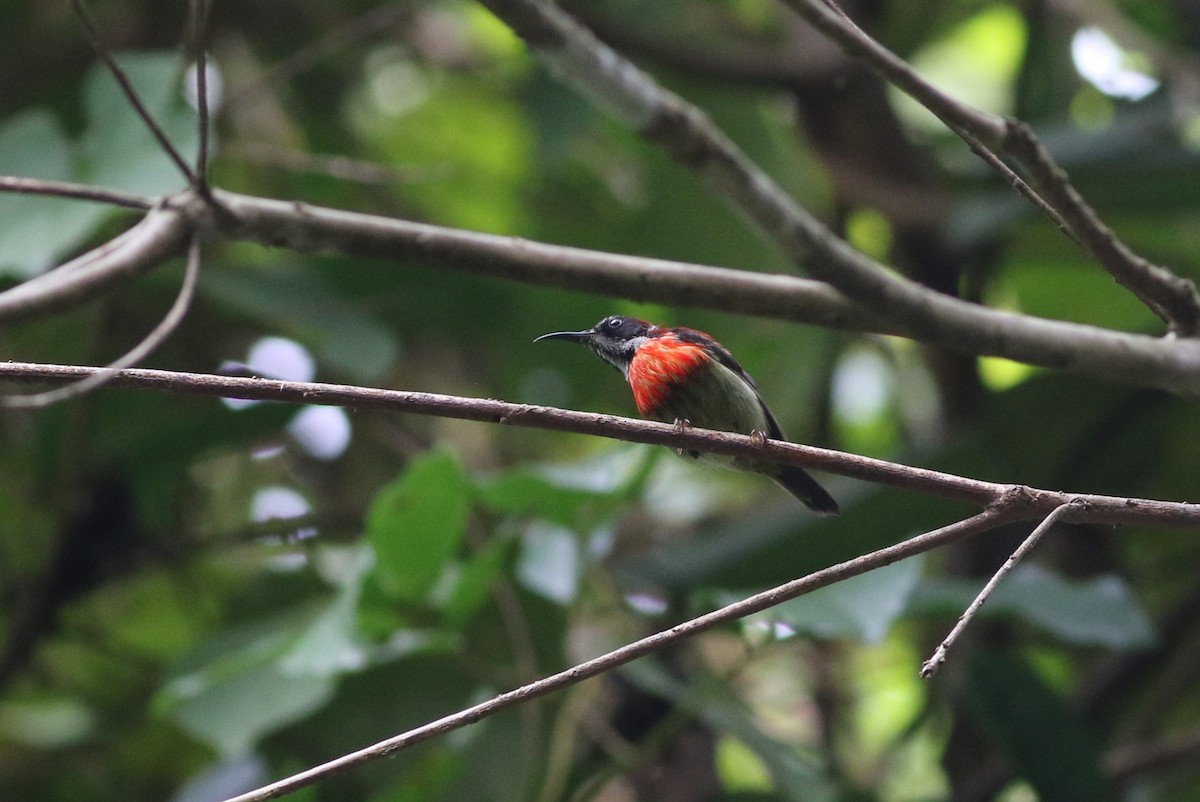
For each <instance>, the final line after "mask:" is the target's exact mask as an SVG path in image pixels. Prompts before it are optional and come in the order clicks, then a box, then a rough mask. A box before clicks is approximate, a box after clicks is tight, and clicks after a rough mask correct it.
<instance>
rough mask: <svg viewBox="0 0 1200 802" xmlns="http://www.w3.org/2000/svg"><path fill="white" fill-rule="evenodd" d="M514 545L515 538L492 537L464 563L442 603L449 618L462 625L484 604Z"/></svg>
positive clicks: (443, 610)
mask: <svg viewBox="0 0 1200 802" xmlns="http://www.w3.org/2000/svg"><path fill="white" fill-rule="evenodd" d="M514 545H516V540H515V539H513V538H500V537H498V538H493V539H492V540H491V541H489V542H488V544H487V545H486V546H484V547H483V548H482V549H480V550H479V551H477V552H475V553H474V554H472V555H471V557H470V559H468V560H466V561H465V562H464V563H463V564H462V566H461V568H460V570H459V572H458V579H457V581H456V582H455V583H454V588H453V589H452V590H451V591H450V594H449V596H448V598H447V599H446V602H445V604H444V605H443V606H442V612H443V614H444V615H445V616H446V618H447V619H448V620H449V621H451V622H452V623H455V624H459V625H461V624H462V623H464V622H465V621H466V620H467V619H468V618H470V617H471V615H472V614H474V613H475V611H477V610H478V609H479V608H480V607H482V606H483V605H484V603H485V602H486V601H487V599H488V594H489V593H490V592H491V590H492V585H494V584H495V582H496V580H497V579H498V578H499V577H500V575H501V574H502V573H503V572H504V564H505V561H506V560H507V559H508V555H509V553H510V552H511V551H512V549H513V546H514Z"/></svg>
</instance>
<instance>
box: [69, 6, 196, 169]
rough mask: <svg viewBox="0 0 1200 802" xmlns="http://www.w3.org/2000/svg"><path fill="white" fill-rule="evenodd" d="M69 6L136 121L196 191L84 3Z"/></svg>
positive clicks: (184, 164)
mask: <svg viewBox="0 0 1200 802" xmlns="http://www.w3.org/2000/svg"><path fill="white" fill-rule="evenodd" d="M71 5H72V6H73V7H74V9H75V15H76V16H77V17H79V21H80V22H81V23H82V24H83V28H84V30H85V31H86V32H87V35H88V39H89V40H91V43H92V47H93V48H94V49H95V50H96V55H98V56H99V57H100V60H101V61H103V62H104V65H105V66H106V67H108V71H109V72H111V73H112V76H113V78H115V79H116V81H117V84H119V85H120V87H121V91H122V92H123V93H124V94H125V98H126V99H127V100H128V101H129V105H131V106H133V109H134V111H136V112H137V115H138V117H140V118H141V119H142V122H143V123H145V124H146V127H147V128H148V129H150V133H151V134H153V135H154V138H155V139H156V140H158V144H159V147H161V148H162V149H163V153H165V154H167V157H168V158H169V159H170V160H171V161H172V162H173V163H174V164H175V167H176V168H177V169H178V170H179V172H180V173H182V174H183V177H184V178H186V179H187V182H188V185H189V186H191V187H194V188H197V189H198V188H199V187H198V184H197V181H196V175H195V174H194V173H193V172H192V168H190V167H188V164H187V162H186V161H185V160H184V158H183V156H181V155H180V154H179V151H178V150H177V149H176V148H175V146H174V145H173V144H171V140H170V139H168V138H167V135H166V133H165V132H164V131H163V129H162V127H161V126H160V125H159V124H158V122H157V121H156V120H155V119H154V115H152V114H151V113H150V110H149V109H147V108H146V104H145V103H143V102H142V99H141V97H140V96H139V95H138V93H137V90H136V89H134V88H133V84H132V83H131V82H130V81H129V76H128V75H126V74H125V70H123V69H122V68H121V65H120V64H118V63H117V60H116V59H114V58H113V56H112V54H111V53H109V52H108V48H106V47H105V46H104V44H103V43H102V42H101V41H100V34H99V32H98V31H97V30H96V22H95V20H93V19H92V15H91V12H89V11H88V9H87V6H86V5H85V4H84V0H71Z"/></svg>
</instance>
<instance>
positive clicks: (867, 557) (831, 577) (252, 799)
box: [225, 505, 1011, 802]
mask: <svg viewBox="0 0 1200 802" xmlns="http://www.w3.org/2000/svg"><path fill="white" fill-rule="evenodd" d="M1008 520H1011V518H1010V511H1009V510H1007V509H1005V507H1004V505H998V506H997V507H994V508H990V509H988V510H985V511H984V512H981V513H979V514H978V515H975V516H973V517H971V518H967V519H965V520H962V521H958V522H956V523H953V524H950V525H949V526H945V527H942V528H941V529H935V530H933V531H932V532H926V533H925V534H922V535H917V536H916V537H914V538H910V539H908V540H905V541H903V542H901V543H897V544H896V545H894V546H888V547H887V548H883V549H880V550H878V551H873V552H871V553H870V554H864V555H863V556H861V557H855V558H854V559H852V560H847V561H846V562H843V563H838V564H837V565H834V566H831V567H829V568H825V569H823V570H821V571H817V572H815V573H812V574H809V575H808V576H805V577H801V578H800V579H795V580H792V581H791V582H788V583H786V584H783V585H780V586H778V587H775V588H772V589H770V590H766V591H763V592H762V593H758V594H755V595H754V596H750V597H749V598H746V599H743V600H742V601H739V602H735V603H733V604H731V605H729V606H727V607H722V608H721V609H719V610H714V611H713V612H711V613H707V614H705V615H702V616H699V617H697V618H693V619H691V620H688V621H685V622H683V623H682V624H677V625H675V626H673V627H671V628H670V629H668V630H664V631H662V632H658V633H656V634H654V635H650V636H648V637H645V638H642V639H641V640H638V641H634V642H633V643H629V644H627V645H625V646H622V647H621V648H619V649H615V650H613V651H611V652H608V653H607V654H603V655H601V656H599V657H596V658H593V659H591V660H587V661H584V662H582V663H580V664H578V665H575V666H572V667H571V668H568V669H567V670H565V671H560V672H559V673H557V674H552V675H550V676H548V677H546V678H544V679H540V680H538V681H536V682H531V683H529V684H528V685H523V686H521V687H520V688H517V689H515V690H512V691H508V692H507V693H502V694H500V695H499V696H496V697H494V698H492V699H489V700H488V701H486V702H481V703H480V704H477V705H474V706H472V707H468V708H466V709H464V710H460V711H458V712H457V713H453V714H451V715H449V716H445V717H444V718H440V719H438V720H436V721H431V722H430V723H428V724H426V725H424V726H422V727H417V728H416V729H413V730H409V731H408V732H405V733H401V734H400V735H396V736H393V737H391V738H388V739H386V740H383V741H380V742H379V743H376V744H373V745H371V746H368V747H366V748H365V749H360V750H358V751H357V752H351V753H350V754H347V755H343V756H342V757H339V758H337V759H335V760H330V761H329V762H327V763H322V764H321V765H319V766H314V767H313V768H311V769H307V770H306V771H302V772H299V773H297V774H293V775H292V776H290V777H287V778H285V779H282V780H279V781H277V782H274V783H271V784H270V785H265V786H263V787H262V788H259V789H257V790H254V791H250V792H249V793H245V794H240V795H238V796H235V797H231V798H230V799H227V800H225V802H264V801H265V800H268V799H275V798H277V797H280V796H283V795H285V794H289V793H291V792H293V791H297V790H299V789H301V788H305V787H307V786H309V785H312V784H313V783H315V782H318V781H319V780H323V779H327V778H328V777H331V776H333V775H335V774H339V773H341V772H343V771H346V770H347V769H350V768H353V767H354V766H358V765H361V764H363V763H368V762H370V761H372V760H377V759H379V758H383V757H388V756H389V755H392V754H395V753H396V752H398V751H400V750H401V749H405V748H407V747H409V746H413V745H414V744H418V743H421V742H422V741H426V740H429V739H430V738H433V737H436V736H438V735H444V734H445V733H447V732H453V731H454V730H457V729H461V728H462V727H465V726H467V725H469V724H474V723H476V722H478V721H481V720H482V719H485V718H487V717H488V716H491V715H493V714H495V713H498V712H500V711H501V710H504V709H506V708H509V707H513V706H514V705H518V704H521V703H522V702H526V701H529V700H530V699H536V698H538V697H541V696H545V695H546V694H549V693H553V692H555V691H560V690H562V689H563V688H569V687H571V686H572V685H576V684H578V683H580V682H582V681H583V680H586V679H590V678H592V677H595V676H597V675H599V674H602V673H604V672H606V671H611V670H612V669H614V668H617V667H618V666H622V665H625V664H626V663H629V662H631V661H633V660H636V659H637V658H639V657H645V656H646V655H648V654H652V653H654V652H657V651H660V650H662V649H664V648H666V647H668V646H670V645H671V644H674V643H677V642H678V641H680V640H683V639H684V638H689V637H691V636H693V635H696V634H699V633H701V632H704V631H706V630H709V629H712V628H714V627H717V626H720V625H722V624H728V623H731V622H733V621H737V620H739V619H741V618H745V617H746V616H748V615H753V614H754V613H758V612H761V611H763V610H766V609H768V608H771V607H774V606H776V605H778V604H782V603H783V602H785V601H789V600H791V599H794V598H796V597H798V596H803V595H804V594H806V593H811V592H812V591H814V590H817V589H818V588H823V587H826V586H827V585H832V584H834V583H835V582H840V581H842V580H843V579H849V578H850V577H852V576H858V575H859V574H863V573H866V572H867V571H870V570H872V569H874V568H879V567H881V566H884V565H889V564H891V563H894V562H896V561H897V560H902V559H904V558H905V557H910V556H912V555H914V554H920V553H922V552H926V551H929V550H931V549H934V548H937V547H938V546H942V545H944V544H946V543H951V542H954V541H957V540H961V539H963V538H965V537H968V536H970V535H974V534H978V533H980V532H986V531H988V530H989V529H994V528H995V527H997V526H999V525H1001V524H1003V523H1006V522H1007V521H1008Z"/></svg>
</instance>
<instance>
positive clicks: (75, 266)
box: [0, 205, 192, 324]
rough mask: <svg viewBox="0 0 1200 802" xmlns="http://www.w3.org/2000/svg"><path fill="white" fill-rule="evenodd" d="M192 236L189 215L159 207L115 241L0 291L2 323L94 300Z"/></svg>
mask: <svg viewBox="0 0 1200 802" xmlns="http://www.w3.org/2000/svg"><path fill="white" fill-rule="evenodd" d="M191 235H192V224H191V222H190V220H189V219H188V218H187V217H185V216H184V215H182V214H180V213H178V212H177V211H175V210H172V209H170V208H168V207H167V206H165V205H161V206H158V207H156V208H154V209H152V210H151V211H150V212H149V213H148V214H147V215H146V216H145V217H144V218H143V219H142V220H141V221H140V222H138V224H137V225H135V226H134V227H133V228H131V229H129V230H128V231H126V232H125V233H123V234H121V236H119V237H117V238H116V239H113V240H111V241H109V242H106V243H105V244H103V245H101V246H100V247H98V248H96V249H95V250H92V251H89V252H88V253H85V254H84V255H82V256H80V257H78V258H76V259H73V260H71V261H70V262H67V263H66V264H64V265H62V266H61V267H58V268H57V269H55V270H51V271H50V272H49V273H43V274H42V275H40V276H37V277H35V278H32V279H30V280H28V281H26V282H25V283H23V284H18V285H17V286H16V287H13V288H12V289H9V290H5V291H4V292H0V324H7V323H12V322H16V321H20V320H27V319H30V318H34V317H37V316H43V315H47V314H50V313H52V312H55V311H57V310H60V309H65V308H68V307H70V306H73V305H76V304H79V303H82V302H84V301H86V300H89V299H91V298H94V297H96V296H97V295H100V294H101V293H103V292H105V291H107V290H109V289H111V288H112V287H113V286H114V285H116V284H118V283H120V282H122V281H126V280H128V279H130V278H132V277H134V276H137V275H140V274H142V273H145V272H148V271H150V270H152V269H153V268H155V267H158V266H159V265H161V264H162V263H163V262H165V261H167V260H168V259H171V258H172V257H175V256H177V255H179V254H180V253H181V252H182V251H183V249H184V248H185V247H186V246H187V242H188V238H189V237H190V236H191Z"/></svg>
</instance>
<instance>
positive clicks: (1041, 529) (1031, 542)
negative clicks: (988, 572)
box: [921, 500, 1078, 679]
mask: <svg viewBox="0 0 1200 802" xmlns="http://www.w3.org/2000/svg"><path fill="white" fill-rule="evenodd" d="M1074 503H1078V501H1077V500H1074V501H1070V502H1067V503H1066V504H1063V505H1062V506H1061V507H1056V508H1055V509H1054V511H1053V512H1051V513H1050V514H1049V515H1047V516H1046V518H1045V519H1044V520H1043V521H1042V522H1041V523H1040V524H1038V525H1037V527H1036V528H1035V529H1034V530H1033V531H1032V532H1031V533H1030V534H1029V537H1027V538H1025V540H1024V542H1022V543H1021V545H1020V546H1017V549H1016V551H1014V552H1013V553H1012V554H1011V555H1010V556H1009V558H1008V559H1007V560H1005V561H1004V564H1003V565H1001V566H1000V568H999V569H998V570H997V571H996V573H994V574H993V575H992V578H991V579H989V580H988V581H987V584H986V585H984V586H983V589H982V590H980V591H979V595H977V596H976V597H975V599H974V601H972V602H971V603H970V604H969V605H967V609H966V610H964V611H963V614H962V615H960V616H959V617H958V623H956V624H955V625H954V628H953V629H951V630H950V634H948V635H946V637H945V638H944V639H943V640H942V642H941V643H939V644H938V647H937V648H936V649H934V651H933V656H931V657H930V658H929V659H928V660H926V661H925V662H924V663H922V664H921V678H922V679H929V678H930V677H932V676H933V675H934V674H936V673H937V670H938V669H939V668H941V666H942V663H944V662H946V653H947V652H949V651H950V647H952V646H953V645H954V643H955V642H956V641H957V640H958V637H959V636H960V635H962V633H963V632H964V631H965V630H966V628H967V625H968V624H970V623H971V620H972V619H974V618H975V614H976V613H977V612H979V608H980V607H982V606H983V603H984V602H985V601H987V600H988V597H989V596H991V595H992V591H994V590H995V589H996V586H997V585H999V584H1000V580H1001V579H1003V578H1004V577H1005V576H1007V575H1008V572H1009V571H1011V570H1012V569H1013V566H1014V565H1016V564H1017V563H1018V562H1020V561H1021V559H1022V558H1023V557H1024V556H1025V555H1026V554H1028V553H1029V551H1030V550H1031V549H1032V548H1033V547H1034V546H1036V545H1037V544H1038V541H1039V540H1041V539H1042V535H1044V534H1046V533H1047V532H1049V531H1050V528H1051V527H1053V526H1054V524H1055V523H1057V522H1058V519H1059V518H1061V517H1062V515H1063V513H1065V512H1066V511H1067V508H1068V507H1069V505H1070V504H1074Z"/></svg>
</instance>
